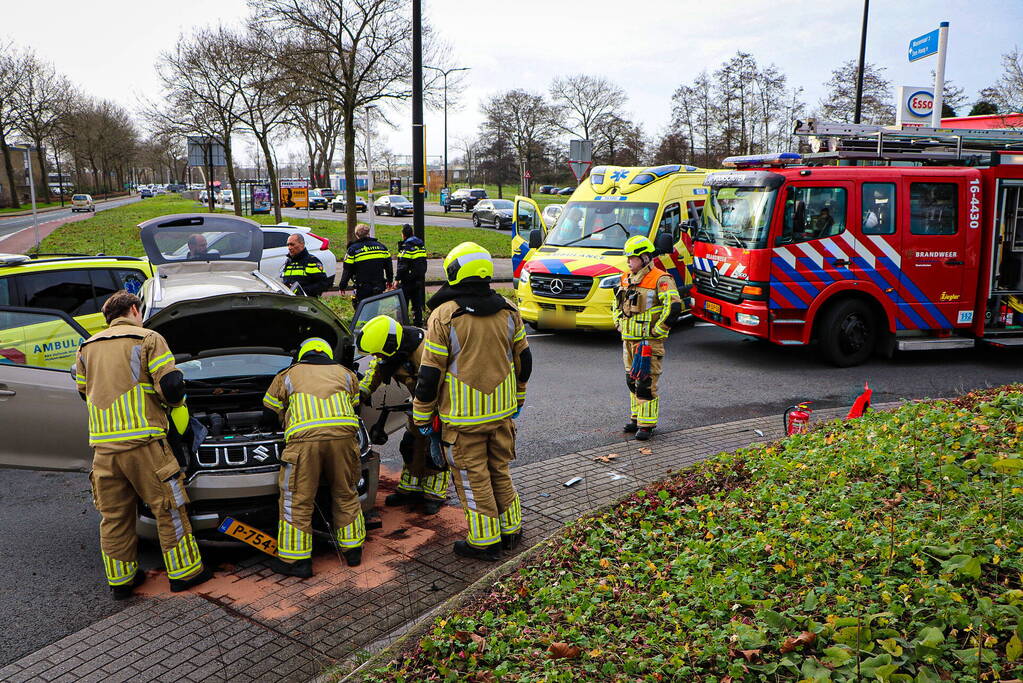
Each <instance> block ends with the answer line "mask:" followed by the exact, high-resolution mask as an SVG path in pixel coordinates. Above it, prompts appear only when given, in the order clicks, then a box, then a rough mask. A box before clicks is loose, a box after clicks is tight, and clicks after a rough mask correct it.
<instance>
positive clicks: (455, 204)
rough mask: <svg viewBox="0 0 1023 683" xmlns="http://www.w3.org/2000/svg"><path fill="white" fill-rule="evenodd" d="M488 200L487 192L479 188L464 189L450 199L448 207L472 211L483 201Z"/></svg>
mask: <svg viewBox="0 0 1023 683" xmlns="http://www.w3.org/2000/svg"><path fill="white" fill-rule="evenodd" d="M486 198H487V191H486V190H481V189H479V188H471V189H470V188H462V189H461V190H455V191H454V192H452V193H451V196H450V197H448V206H449V207H451V208H452V209H461V210H462V211H466V212H468V211H472V210H473V209H474V208H475V207H476V204H478V203H479V201H480V200H481V199H486Z"/></svg>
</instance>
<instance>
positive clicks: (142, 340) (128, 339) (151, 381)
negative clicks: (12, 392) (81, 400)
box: [75, 318, 180, 453]
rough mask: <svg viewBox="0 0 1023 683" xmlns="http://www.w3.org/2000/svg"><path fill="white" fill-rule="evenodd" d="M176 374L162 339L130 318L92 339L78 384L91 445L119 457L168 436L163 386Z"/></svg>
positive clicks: (81, 359)
mask: <svg viewBox="0 0 1023 683" xmlns="http://www.w3.org/2000/svg"><path fill="white" fill-rule="evenodd" d="M174 370H175V367H174V355H173V354H172V353H171V351H170V348H168V347H167V341H166V340H165V339H164V338H163V336H162V335H160V334H159V333H158V332H154V331H153V330H147V329H145V328H143V327H138V326H137V325H135V323H134V322H132V321H131V320H128V319H127V318H116V319H114V321H113V322H111V323H110V327H108V328H107V329H105V330H103V331H102V332H97V333H96V334H94V335H92V336H91V337H89V339H88V340H87V341H85V342H84V343H83V344H82V345H81V346H80V347H79V349H78V357H77V359H76V362H75V384H76V385H77V386H78V390H79V391H80V392H82V393H83V394H84V395H85V404H86V406H88V410H89V445H90V446H92V447H93V448H95V449H96V450H97V451H99V452H101V453H117V452H120V451H125V450H129V449H131V448H136V447H138V446H140V445H142V444H145V443H147V442H149V441H152V440H153V439H160V438H163V437H164V436H166V435H167V406H166V405H165V404H166V399H165V397H164V395H163V389H162V388H161V386H160V380H161V379H163V378H164V376H166V375H168V374H170V373H171V372H174ZM179 403H180V402H179Z"/></svg>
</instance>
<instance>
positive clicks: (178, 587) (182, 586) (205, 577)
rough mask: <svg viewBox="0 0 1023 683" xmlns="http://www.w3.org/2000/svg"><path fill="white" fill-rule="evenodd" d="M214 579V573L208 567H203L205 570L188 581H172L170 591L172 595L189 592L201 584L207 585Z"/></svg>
mask: <svg viewBox="0 0 1023 683" xmlns="http://www.w3.org/2000/svg"><path fill="white" fill-rule="evenodd" d="M212 578H213V572H212V571H211V570H210V569H208V568H207V567H203V570H202V571H201V572H199V573H198V574H196V575H195V576H192V577H190V578H187V579H171V580H170V589H171V593H180V592H181V591H187V590H188V589H189V588H195V587H196V586H198V585H199V584H201V583H206V582H207V581H209V580H210V579H212Z"/></svg>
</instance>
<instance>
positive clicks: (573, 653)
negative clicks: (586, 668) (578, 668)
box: [547, 642, 581, 659]
mask: <svg viewBox="0 0 1023 683" xmlns="http://www.w3.org/2000/svg"><path fill="white" fill-rule="evenodd" d="M547 652H549V653H550V655H551V659H575V658H576V657H578V656H579V653H580V652H581V650H580V649H579V648H578V647H576V646H575V645H569V644H568V643H561V642H558V643H551V646H550V647H549V648H547Z"/></svg>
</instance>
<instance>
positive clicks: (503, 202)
mask: <svg viewBox="0 0 1023 683" xmlns="http://www.w3.org/2000/svg"><path fill="white" fill-rule="evenodd" d="M493 204H494V208H495V209H510V208H512V207H513V206H514V204H512V202H511V201H509V200H507V199H495V200H494V201H493Z"/></svg>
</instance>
